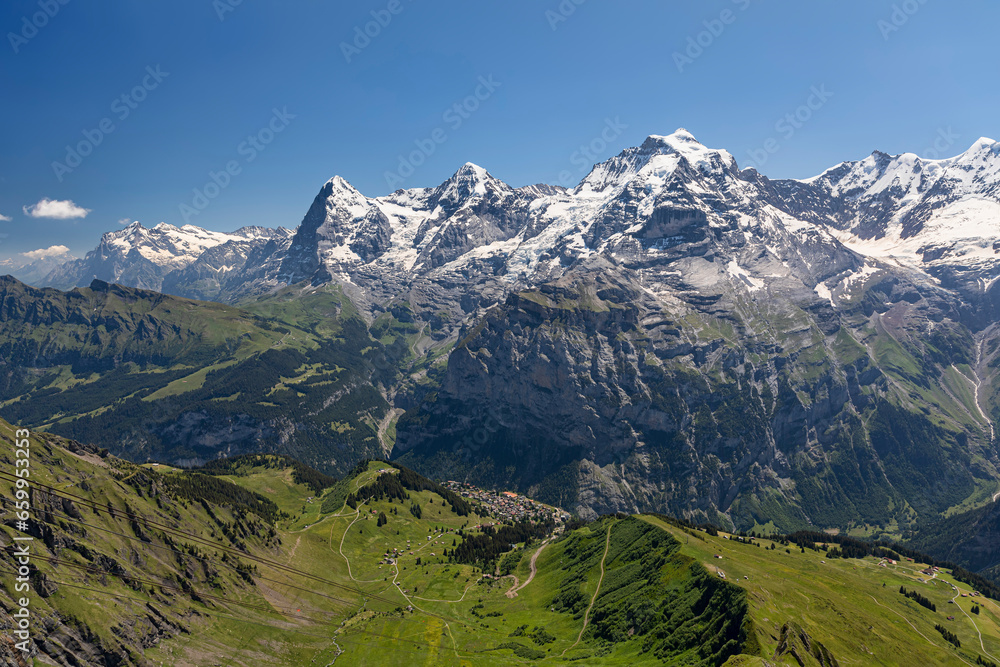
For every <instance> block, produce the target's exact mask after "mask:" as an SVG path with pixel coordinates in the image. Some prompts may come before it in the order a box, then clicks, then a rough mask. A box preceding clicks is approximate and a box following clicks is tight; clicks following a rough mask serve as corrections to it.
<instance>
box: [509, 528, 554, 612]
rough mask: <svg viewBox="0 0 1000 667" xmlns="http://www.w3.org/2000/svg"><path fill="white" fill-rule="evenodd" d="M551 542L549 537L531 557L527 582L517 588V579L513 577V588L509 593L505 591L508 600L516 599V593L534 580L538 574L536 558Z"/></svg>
mask: <svg viewBox="0 0 1000 667" xmlns="http://www.w3.org/2000/svg"><path fill="white" fill-rule="evenodd" d="M551 540H552V538H551V537H550V538H549V539H547V540H545V541H544V542H542V546H540V547H538V551H536V552H535V553H533V554H532V555H531V574H530V575H528V578H527V580H525V582H524V583H523V584H521V585H520V586H518V585H517V577H514V588H511V589H510V590H509V591H507V597H509V598H513V597H517V592H518V591H519V590H521V589H522V588H524V587H525V586H527V585H528V584H530V583H531V580H532V579H534V578H535V575H536V574H538V566H537V563H538V556H539V555H540V554H541V553H542V550H543V549H545V547H546V546H548V544H549V542H550V541H551Z"/></svg>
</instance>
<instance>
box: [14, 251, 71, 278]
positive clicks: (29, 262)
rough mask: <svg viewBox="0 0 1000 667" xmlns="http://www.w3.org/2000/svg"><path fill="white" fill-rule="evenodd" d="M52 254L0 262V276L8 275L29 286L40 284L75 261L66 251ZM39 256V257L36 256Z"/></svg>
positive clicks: (25, 256) (34, 254) (38, 252)
mask: <svg viewBox="0 0 1000 667" xmlns="http://www.w3.org/2000/svg"><path fill="white" fill-rule="evenodd" d="M60 249H61V248H56V249H55V252H54V254H49V252H47V251H36V252H34V253H27V254H22V255H21V257H20V258H11V259H5V260H0V275H3V274H9V275H12V276H14V277H15V278H17V279H18V280H21V281H23V282H25V283H28V284H29V285H34V284H38V283H42V282H44V281H45V278H46V277H47V276H48V275H49V274H50V273H52V271H54V270H56V269H58V268H59V267H61V266H62V265H64V264H66V263H67V262H72V261H74V260H76V257H74V256H73V254H72V253H70V252H69V251H68V250H66V251H65V252H58V250H60ZM38 255H41V256H38Z"/></svg>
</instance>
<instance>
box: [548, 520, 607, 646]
mask: <svg viewBox="0 0 1000 667" xmlns="http://www.w3.org/2000/svg"><path fill="white" fill-rule="evenodd" d="M610 548H611V526H608V535H607V537H605V538H604V555H603V556H601V578H600V579H598V580H597V590H595V591H594V596H593V597H592V598H590V605H588V606H587V611H585V612H584V613H583V627H582V628H580V634H578V635H577V636H576V641H575V642H573V645H572V646H570V647H569V648H567V649H564V650H563V652H562V653H560V654H559V657H560V658H561V657H563V656H564V655H566V652H567V651H572V650H573V649H574V648H576V646H577V644H579V643H580V642H581V641H582V640H583V633H584V632H586V630H587V624H588V623H590V610H591V609H593V608H594V603H595V602H597V596H598V594H599V593H600V592H601V584H602V583H604V561H605V560H607V558H608V549H610Z"/></svg>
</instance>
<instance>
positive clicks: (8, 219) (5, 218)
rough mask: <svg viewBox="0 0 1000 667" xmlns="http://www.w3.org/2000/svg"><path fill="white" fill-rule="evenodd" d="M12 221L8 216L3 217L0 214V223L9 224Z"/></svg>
mask: <svg viewBox="0 0 1000 667" xmlns="http://www.w3.org/2000/svg"><path fill="white" fill-rule="evenodd" d="M12 219H13V218H11V217H10V216H9V215H4V214H3V213H0V222H10V221H11V220H12Z"/></svg>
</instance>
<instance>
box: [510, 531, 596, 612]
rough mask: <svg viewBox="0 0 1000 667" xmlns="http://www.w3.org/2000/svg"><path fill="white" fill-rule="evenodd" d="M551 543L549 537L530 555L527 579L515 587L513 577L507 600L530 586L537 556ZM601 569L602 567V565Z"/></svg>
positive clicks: (535, 569)
mask: <svg viewBox="0 0 1000 667" xmlns="http://www.w3.org/2000/svg"><path fill="white" fill-rule="evenodd" d="M609 535H610V533H609ZM551 541H552V538H551V537H550V538H548V539H547V540H545V541H544V542H542V546H540V547H538V551H536V552H535V553H533V554H532V555H531V574H529V575H528V578H527V579H526V580H525V582H524V583H523V584H521V585H520V586H518V585H517V577H514V588H512V589H510V590H509V591H507V597H509V598H513V597H517V592H518V591H519V590H521V589H522V588H524V587H525V586H527V585H528V584H530V583H531V580H532V579H534V578H535V575H536V574H538V566H537V563H538V556H539V555H540V554H541V553H542V550H543V549H545V547H547V546H548V544H549V542H551ZM605 555H607V551H606V550H605ZM602 567H603V565H602Z"/></svg>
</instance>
